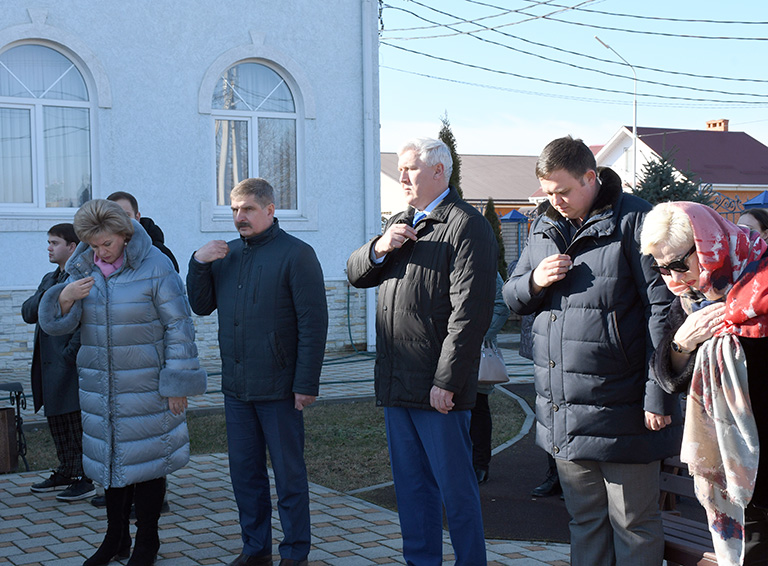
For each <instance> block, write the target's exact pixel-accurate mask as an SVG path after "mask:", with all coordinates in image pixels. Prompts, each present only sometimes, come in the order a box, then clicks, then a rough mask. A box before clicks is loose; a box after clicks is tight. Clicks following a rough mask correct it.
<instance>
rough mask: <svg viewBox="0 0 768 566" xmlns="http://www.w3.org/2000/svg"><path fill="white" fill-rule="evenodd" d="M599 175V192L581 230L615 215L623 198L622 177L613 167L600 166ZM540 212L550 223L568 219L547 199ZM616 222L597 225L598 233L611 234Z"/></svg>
mask: <svg viewBox="0 0 768 566" xmlns="http://www.w3.org/2000/svg"><path fill="white" fill-rule="evenodd" d="M597 175H598V177H599V179H600V189H599V190H598V192H597V197H596V198H595V202H593V203H592V208H591V209H590V211H589V214H587V217H586V218H585V219H584V222H583V223H582V226H581V228H580V229H579V231H580V232H581V231H582V230H583V229H584V228H586V227H587V226H594V225H595V223H596V222H597V221H599V220H604V219H609V218H611V217H612V216H613V211H614V209H615V208H616V205H617V204H618V202H619V201H620V200H621V198H622V196H623V194H624V190H623V189H622V188H621V177H619V176H618V174H616V172H615V171H613V169H610V168H608V167H598V168H597ZM539 213H540V214H541V213H543V214H544V216H545V218H546V219H548V220H549V222H548V224H555V225H559V224H563V223H565V222H568V220H567V219H566V218H565V217H564V216H562V215H561V214H560V213H559V212H558V211H557V210H556V209H555V207H553V206H552V205H551V204H550V203H549V201H545V202H544V203H543V204H542V205H541V206H540V207H539ZM613 227H614V223H613V222H608V223H605V225H602V226H599V227H597V230H598V235H604V234H609V233H611V232H612V231H613Z"/></svg>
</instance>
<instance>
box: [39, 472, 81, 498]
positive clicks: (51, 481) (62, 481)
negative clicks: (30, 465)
mask: <svg viewBox="0 0 768 566" xmlns="http://www.w3.org/2000/svg"><path fill="white" fill-rule="evenodd" d="M73 481H75V480H73V479H72V478H67V477H64V476H62V475H61V474H60V473H59V472H57V471H54V472H53V473H52V474H51V477H49V478H48V479H47V480H43V481H41V482H38V483H33V484H32V485H31V486H30V488H29V489H30V491H33V492H34V493H42V492H44V491H59V490H62V489H64V488H66V487H67V486H68V485H72V482H73Z"/></svg>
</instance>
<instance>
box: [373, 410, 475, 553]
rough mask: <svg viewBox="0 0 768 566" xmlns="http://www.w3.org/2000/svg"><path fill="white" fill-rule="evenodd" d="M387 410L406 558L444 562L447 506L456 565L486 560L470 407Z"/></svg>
mask: <svg viewBox="0 0 768 566" xmlns="http://www.w3.org/2000/svg"><path fill="white" fill-rule="evenodd" d="M384 416H385V419H386V424H387V442H388V443H389V456H390V460H391V462H392V477H393V478H394V480H395V493H396V495H397V510H398V514H399V516H400V530H401V531H402V534H403V556H404V558H405V561H406V564H408V565H409V566H439V565H440V564H442V561H443V506H445V513H446V516H447V518H448V531H449V533H450V535H451V543H452V544H453V550H454V554H455V555H456V566H484V565H485V564H486V557H485V535H484V533H483V516H482V511H481V509H480V491H479V489H478V487H477V478H476V477H475V470H474V468H473V466H472V442H471V441H470V438H469V422H470V411H451V412H450V413H448V414H447V415H443V414H440V413H438V412H437V411H430V410H424V409H405V408H402V407H387V408H385V409H384Z"/></svg>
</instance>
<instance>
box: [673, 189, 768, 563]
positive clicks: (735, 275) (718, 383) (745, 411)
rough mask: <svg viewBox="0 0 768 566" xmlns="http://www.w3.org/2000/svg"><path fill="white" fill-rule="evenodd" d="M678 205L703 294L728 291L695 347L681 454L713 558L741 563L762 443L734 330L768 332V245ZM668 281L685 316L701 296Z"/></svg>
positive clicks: (705, 210)
mask: <svg viewBox="0 0 768 566" xmlns="http://www.w3.org/2000/svg"><path fill="white" fill-rule="evenodd" d="M675 206H677V207H679V208H680V209H682V210H683V212H685V214H686V215H687V216H688V218H689V219H690V221H691V226H692V227H693V235H694V242H695V245H696V255H697V257H698V260H699V265H700V266H701V274H700V276H699V284H698V289H699V291H700V293H701V294H702V295H704V296H710V297H711V296H713V295H725V296H726V299H725V300H726V314H725V328H724V330H722V331H721V332H719V333H718V336H715V337H714V338H712V339H710V340H708V341H706V342H704V343H703V344H701V346H700V347H699V348H698V351H697V353H696V361H695V365H694V371H693V379H692V380H691V387H690V391H689V392H688V399H687V405H686V415H685V429H684V433H683V446H682V450H681V453H680V458H681V460H682V461H683V462H686V463H687V464H688V469H689V471H690V473H691V474H692V475H693V477H694V485H695V488H696V497H697V498H698V500H699V502H700V503H701V505H702V506H703V507H704V509H705V510H706V512H707V520H708V523H709V530H710V533H711V534H712V541H713V543H714V547H715V553H716V555H717V559H718V563H719V564H722V565H734V566H738V565H740V564H742V562H743V557H744V509H745V508H746V506H747V504H748V503H749V502H750V500H751V499H752V494H753V492H754V487H755V478H756V477H757V466H758V459H759V452H760V447H759V443H758V437H757V426H756V425H755V418H754V414H753V412H752V405H751V402H750V399H749V386H748V381H747V363H746V358H745V356H744V352H743V350H742V348H741V344H740V343H739V341H738V339H737V338H736V336H745V337H749V338H762V337H765V336H768V259H767V258H763V255H764V253H765V250H766V248H768V246H767V245H766V243H765V242H764V241H763V240H762V238H760V236H759V234H757V233H756V232H750V231H749V229H747V228H743V227H740V226H736V225H735V224H733V223H731V222H729V221H727V220H725V219H724V218H723V217H722V216H720V215H719V214H717V213H716V212H715V211H714V210H712V209H711V208H709V207H707V206H704V205H701V204H696V203H690V202H680V203H675ZM761 258H762V259H761ZM666 279H667V278H665V280H666ZM667 285H668V286H669V288H670V289H671V290H672V292H673V293H675V294H676V295H679V296H680V297H681V300H682V302H683V308H684V309H685V310H686V312H688V313H689V314H690V313H691V312H692V311H693V310H694V308H693V307H694V302H695V301H697V300H698V301H700V300H701V299H702V298H703V297H702V296H701V295H697V294H695V293H691V292H690V291H689V289H688V288H687V287H686V286H684V285H682V284H674V283H673V282H672V281H671V280H668V281H667ZM683 287H685V288H683Z"/></svg>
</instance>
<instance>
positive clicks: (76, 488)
mask: <svg viewBox="0 0 768 566" xmlns="http://www.w3.org/2000/svg"><path fill="white" fill-rule="evenodd" d="M94 495H96V488H95V487H93V482H92V481H91V480H89V479H85V478H83V479H81V480H76V481H75V482H74V483H73V484H72V485H70V486H69V487H68V488H67V489H65V490H64V491H62V492H61V493H60V494H58V495H57V496H56V499H58V500H59V501H79V500H80V499H88V498H89V497H93V496H94Z"/></svg>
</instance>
